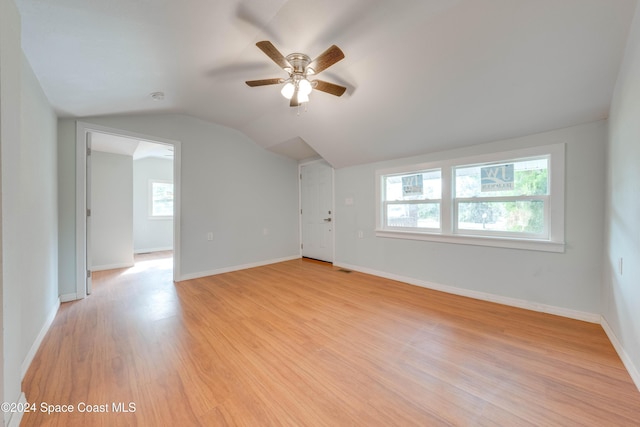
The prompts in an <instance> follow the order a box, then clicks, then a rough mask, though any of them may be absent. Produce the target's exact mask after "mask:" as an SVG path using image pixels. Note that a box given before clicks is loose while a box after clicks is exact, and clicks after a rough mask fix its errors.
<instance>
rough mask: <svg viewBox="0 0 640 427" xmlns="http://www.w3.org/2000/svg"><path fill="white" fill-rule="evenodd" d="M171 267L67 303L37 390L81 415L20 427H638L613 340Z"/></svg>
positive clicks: (592, 331)
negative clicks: (183, 273)
mask: <svg viewBox="0 0 640 427" xmlns="http://www.w3.org/2000/svg"><path fill="white" fill-rule="evenodd" d="M170 256H171V254H170V253H168V254H160V255H159V256H157V257H154V256H152V255H145V256H143V257H140V258H139V259H138V260H137V261H136V266H135V267H133V268H131V269H121V270H110V271H104V272H99V273H96V274H95V275H94V291H93V294H92V295H91V296H90V297H89V298H87V299H86V300H83V301H77V302H73V303H65V304H63V305H62V306H61V308H60V311H59V313H58V315H57V317H56V319H55V320H54V323H53V324H52V326H51V328H50V330H49V333H48V334H47V336H46V337H45V339H44V341H43V343H42V346H41V348H40V349H39V351H38V353H37V355H36V356H35V358H34V361H33V363H32V365H31V367H30V368H29V371H28V372H27V375H26V376H25V379H24V383H23V388H24V390H25V393H26V396H27V400H28V401H29V402H32V403H35V404H37V405H38V408H39V405H41V403H42V402H46V403H47V404H69V405H73V406H74V407H75V408H76V411H74V412H73V413H53V414H45V413H42V411H40V410H38V411H35V412H31V413H27V414H25V416H24V417H23V421H22V425H23V426H41V425H51V426H87V425H91V426H100V425H104V426H119V425H122V426H125V425H138V426H165V425H167V426H169V425H172V426H173V425H181V426H191V425H193V426H198V425H202V426H218V425H219V426H256V425H274V426H275V425H278V426H281V425H282V426H301V425H305V426H342V425H349V426H351V425H366V426H376V425H380V426H393V425H402V426H412V425H415V426H425V425H428V426H439V425H442V426H532V425H533V426H540V425H544V426H575V425H580V426H604V425H606V426H633V425H635V426H637V425H640V392H638V390H637V388H636V387H635V385H634V384H633V382H632V381H631V378H630V377H629V374H628V373H627V372H626V370H625V369H624V366H623V365H622V363H621V361H620V359H619V357H618V356H617V354H616V353H615V350H614V349H613V347H612V345H611V343H610V342H609V341H608V339H607V337H606V334H605V333H604V331H603V330H602V328H601V327H600V326H599V325H594V324H589V323H585V322H580V321H576V320H571V319H566V318H561V317H557V316H552V315H548V314H542V313H535V312H531V311H527V310H522V309H517V308H513V307H507V306H503V305H499V304H494V303H489V302H483V301H477V300H473V299H470V298H464V297H459V296H454V295H449V294H444V293H441V292H436V291H432V290H428V289H424V288H419V287H415V286H411V285H407V284H404V283H400V282H396V281H392V280H387V279H383V278H379V277H374V276H370V275H366V274H361V273H357V272H351V273H345V272H341V271H339V269H337V268H334V267H332V266H331V265H330V264H326V263H317V262H309V261H306V260H294V261H287V262H283V263H278V264H273V265H269V266H264V267H258V268H253V269H248V270H243V271H237V272H231V273H225V274H220V275H217V276H211V277H206V278H200V279H195V280H190V281H185V282H180V283H175V284H174V283H173V282H172V280H171V270H170V262H171V258H170ZM81 404H89V405H92V404H94V405H107V406H108V408H109V409H110V410H109V412H103V413H95V412H90V413H88V412H79V411H78V410H77V409H78V407H79V405H81ZM129 404H133V408H134V409H135V411H128V412H124V411H122V409H124V408H125V407H126V408H129V406H128V405H129ZM114 405H115V406H114ZM118 409H120V411H118Z"/></svg>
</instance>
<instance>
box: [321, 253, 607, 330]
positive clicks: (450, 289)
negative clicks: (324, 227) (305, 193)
mask: <svg viewBox="0 0 640 427" xmlns="http://www.w3.org/2000/svg"><path fill="white" fill-rule="evenodd" d="M334 265H335V266H336V267H342V268H347V269H349V270H354V271H359V272H361V273H366V274H371V275H373V276H379V277H384V278H385V279H391V280H397V281H399V282H404V283H408V284H410V285H415V286H420V287H423V288H428V289H433V290H436V291H441V292H446V293H448V294H454V295H460V296H464V297H469V298H474V299H478V300H482V301H490V302H495V303H498V304H503V305H509V306H512V307H518V308H524V309H527V310H533V311H537V312H540V313H547V314H554V315H556V316H562V317H568V318H570V319H577V320H582V321H585V322H589V323H600V320H601V317H602V316H600V315H599V314H595V313H588V312H583V311H578V310H572V309H568V308H563V307H556V306H553V305H547V304H540V303H536V302H531V301H527V300H522V299H517V298H510V297H505V296H501V295H495V294H490V293H486V292H480V291H472V290H469V289H463V288H457V287H455V286H448V285H441V284H439V283H433V282H428V281H426V280H420V279H415V278H413V277H406V276H401V275H398V274H393V273H387V272H384V271H378V270H374V269H370V268H367V267H360V266H357V265H350V264H345V263H340V262H335V263H334Z"/></svg>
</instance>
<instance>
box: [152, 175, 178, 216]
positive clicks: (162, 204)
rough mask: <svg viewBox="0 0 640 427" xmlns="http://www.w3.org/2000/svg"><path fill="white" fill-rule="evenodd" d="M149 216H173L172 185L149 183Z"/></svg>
mask: <svg viewBox="0 0 640 427" xmlns="http://www.w3.org/2000/svg"><path fill="white" fill-rule="evenodd" d="M151 215H152V216H172V215H173V184H172V183H167V182H152V183H151Z"/></svg>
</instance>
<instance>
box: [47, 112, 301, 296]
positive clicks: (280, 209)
mask: <svg viewBox="0 0 640 427" xmlns="http://www.w3.org/2000/svg"><path fill="white" fill-rule="evenodd" d="M83 121H84V122H87V123H92V124H96V125H100V126H107V127H110V128H115V129H122V130H126V131H129V132H135V133H137V134H143V135H147V136H149V137H156V138H159V139H171V140H177V141H181V148H182V164H181V169H182V177H181V179H182V182H181V185H182V189H181V190H182V193H181V194H182V206H181V215H182V217H181V220H182V221H181V222H182V223H181V250H182V254H181V267H182V275H195V274H201V273H207V272H209V271H214V270H217V269H222V268H229V267H234V266H241V265H246V264H251V263H258V262H266V261H270V260H275V259H280V258H285V257H291V256H297V255H298V254H299V238H298V166H297V162H296V161H295V160H292V159H289V158H286V157H283V156H280V155H277V154H274V153H271V152H269V151H266V150H264V149H263V148H261V147H259V146H258V145H256V144H255V143H254V142H253V141H251V140H250V139H249V138H247V137H246V136H245V135H243V134H241V133H240V132H238V131H235V130H233V129H229V128H227V127H224V126H220V125H216V124H212V123H209V122H205V121H202V120H199V119H195V118H191V117H186V116H180V115H148V116H123V117H100V118H87V119H83ZM58 135H59V141H58V143H59V144H60V145H61V146H60V147H59V149H58V153H59V155H60V156H61V157H60V159H59V167H60V168H64V169H67V170H68V169H74V168H75V123H74V122H73V121H71V120H61V121H60V123H59V133H58ZM70 178H71V177H70V176H59V179H60V180H59V184H60V188H59V192H60V200H61V201H62V200H64V201H65V204H64V206H61V207H60V233H61V236H60V239H61V246H60V248H61V249H60V250H61V251H64V252H65V254H64V259H63V258H62V257H61V263H60V270H64V271H62V272H61V277H64V278H65V279H67V278H74V277H75V275H74V269H75V261H74V259H75V258H74V257H75V246H74V244H75V231H74V230H75V229H74V227H75V210H74V209H75V179H73V180H72V179H70ZM61 205H62V202H61ZM265 228H266V229H267V230H268V234H266V235H265V234H264V233H263V230H264V229H265ZM207 232H212V233H213V236H214V239H213V240H212V241H208V240H207V238H206V237H207ZM69 254H71V255H69ZM73 280H75V279H73ZM60 293H61V294H71V293H75V284H74V282H68V281H66V280H65V282H64V283H63V282H61V283H60Z"/></svg>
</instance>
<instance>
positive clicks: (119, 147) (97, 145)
mask: <svg viewBox="0 0 640 427" xmlns="http://www.w3.org/2000/svg"><path fill="white" fill-rule="evenodd" d="M91 149H92V150H93V151H101V152H103V153H111V154H120V155H122V156H131V157H132V158H133V160H138V159H144V158H147V157H159V158H161V159H173V146H171V145H168V144H161V143H156V142H151V141H141V140H138V139H135V138H129V137H124V136H119V135H110V134H108V133H101V132H91Z"/></svg>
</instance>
